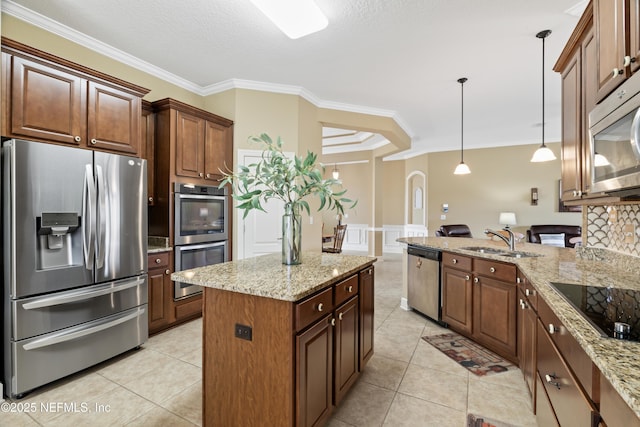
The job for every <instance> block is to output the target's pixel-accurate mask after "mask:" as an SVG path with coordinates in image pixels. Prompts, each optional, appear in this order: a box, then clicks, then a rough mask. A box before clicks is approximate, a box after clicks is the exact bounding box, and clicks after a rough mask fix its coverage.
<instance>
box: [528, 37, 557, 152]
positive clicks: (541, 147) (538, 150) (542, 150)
mask: <svg viewBox="0 0 640 427" xmlns="http://www.w3.org/2000/svg"><path fill="white" fill-rule="evenodd" d="M549 34H551V30H542V31H540V32H539V33H538V34H536V37H537V38H539V39H542V145H540V147H539V148H538V149H537V150H536V151H535V153H533V157H531V161H532V162H548V161H550V160H555V159H556V155H555V154H553V151H551V149H550V148H549V147H547V146H546V145H544V39H545V38H547V36H548V35H549Z"/></svg>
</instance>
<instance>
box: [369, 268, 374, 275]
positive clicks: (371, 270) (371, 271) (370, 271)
mask: <svg viewBox="0 0 640 427" xmlns="http://www.w3.org/2000/svg"><path fill="white" fill-rule="evenodd" d="M372 274H373V268H370V269H369V276H371V275H372Z"/></svg>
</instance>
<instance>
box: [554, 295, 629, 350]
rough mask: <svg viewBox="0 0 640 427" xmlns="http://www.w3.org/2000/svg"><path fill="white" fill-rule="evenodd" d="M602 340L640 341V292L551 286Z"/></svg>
mask: <svg viewBox="0 0 640 427" xmlns="http://www.w3.org/2000/svg"><path fill="white" fill-rule="evenodd" d="M551 285H552V286H553V287H554V288H556V289H557V290H558V292H560V294H561V295H562V296H564V297H565V299H566V300H567V301H568V302H569V303H570V304H571V305H573V306H574V307H575V308H576V309H578V311H580V312H581V314H582V315H583V317H585V318H586V319H587V320H588V321H589V322H591V324H592V325H594V326H595V327H596V329H598V332H600V333H601V334H602V335H603V336H605V337H610V338H616V339H623V340H630V341H639V342H640V291H634V290H631V289H616V288H610V287H601V286H581V285H573V284H570V283H552V284H551Z"/></svg>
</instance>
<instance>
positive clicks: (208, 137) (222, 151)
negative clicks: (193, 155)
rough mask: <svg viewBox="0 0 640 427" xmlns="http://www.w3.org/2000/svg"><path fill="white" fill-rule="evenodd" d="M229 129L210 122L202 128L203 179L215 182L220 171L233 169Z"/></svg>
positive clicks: (219, 175) (220, 175)
mask: <svg viewBox="0 0 640 427" xmlns="http://www.w3.org/2000/svg"><path fill="white" fill-rule="evenodd" d="M232 145H233V142H232V141H231V129H230V128H228V127H225V126H221V125H219V124H217V123H213V122H210V121H206V122H205V128H204V178H205V179H208V180H215V181H217V180H218V179H219V178H220V177H222V173H221V172H220V171H221V170H222V171H226V170H227V169H231V168H233V160H232V156H231V148H232Z"/></svg>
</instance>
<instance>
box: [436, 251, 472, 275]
mask: <svg viewBox="0 0 640 427" xmlns="http://www.w3.org/2000/svg"><path fill="white" fill-rule="evenodd" d="M442 266H443V267H451V268H457V269H458V270H467V271H471V258H469V257H466V256H464V255H458V254H452V253H450V252H443V253H442Z"/></svg>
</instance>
